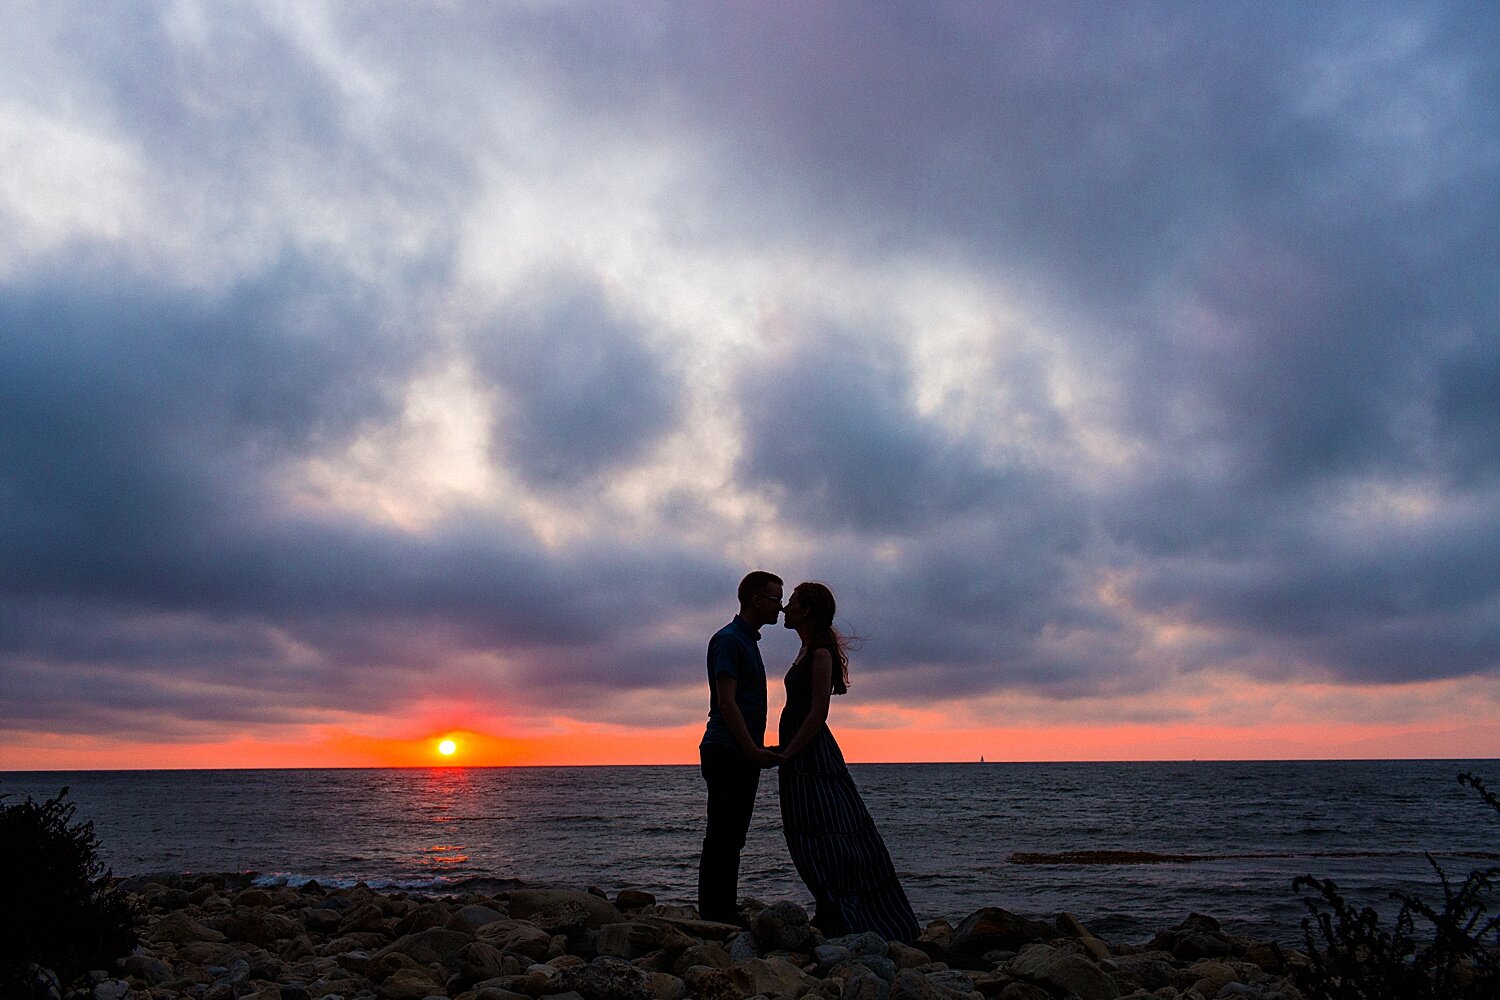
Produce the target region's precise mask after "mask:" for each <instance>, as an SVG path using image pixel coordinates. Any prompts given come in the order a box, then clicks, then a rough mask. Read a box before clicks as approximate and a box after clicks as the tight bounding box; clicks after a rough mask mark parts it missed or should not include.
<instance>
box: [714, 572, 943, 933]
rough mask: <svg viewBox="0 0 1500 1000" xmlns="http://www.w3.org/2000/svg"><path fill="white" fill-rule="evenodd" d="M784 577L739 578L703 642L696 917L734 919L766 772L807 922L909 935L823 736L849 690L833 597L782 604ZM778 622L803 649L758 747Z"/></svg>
mask: <svg viewBox="0 0 1500 1000" xmlns="http://www.w3.org/2000/svg"><path fill="white" fill-rule="evenodd" d="M781 598H782V581H781V578H780V577H777V576H775V575H773V574H771V573H764V572H755V573H751V574H749V575H748V576H746V577H745V579H744V580H742V581H740V589H739V602H740V613H739V614H737V615H735V617H734V621H732V622H730V623H729V624H728V625H725V626H724V627H723V628H721V629H719V631H718V632H716V633H714V637H713V638H712V639H711V640H709V643H708V686H709V697H708V729H707V731H706V732H705V733H704V734H703V742H702V743H701V744H700V745H699V748H698V753H699V756H700V758H701V760H702V762H703V780H704V781H705V782H707V783H708V830H707V832H706V833H705V834H704V837H703V856H702V858H701V859H700V861H699V864H698V911H699V912H700V913H701V914H702V915H703V917H704V919H706V920H720V921H723V922H725V923H735V924H737V923H740V922H741V920H740V914H739V909H738V906H737V900H736V897H737V894H738V888H739V874H740V851H741V849H743V848H744V846H745V834H746V832H747V831H748V830H749V829H750V815H751V813H752V812H753V811H754V808H755V792H756V789H757V788H758V787H759V785H760V772H761V769H762V768H767V767H779V768H780V773H779V779H780V780H779V782H778V784H779V786H780V792H781V823H782V828H783V830H784V831H785V834H786V846H787V850H788V851H790V852H791V855H792V863H793V864H794V865H795V866H796V868H797V874H798V875H800V876H802V881H803V882H805V883H807V887H808V889H810V890H811V891H812V894H813V900H814V903H815V905H816V910H815V912H814V914H813V925H814V926H816V927H817V928H818V929H819V930H821V931H822V932H823V933H824V934H826V935H828V936H829V937H838V936H841V935H844V934H852V933H856V932H860V931H874V932H876V933H878V934H880V935H881V936H882V937H884V938H886V939H888V940H901V941H907V940H911V939H912V938H915V937H916V936H917V933H918V930H919V928H918V927H917V919H916V917H915V916H913V915H912V911H911V904H910V903H909V902H907V899H906V893H905V892H903V891H902V889H901V883H900V881H899V880H898V879H897V878H896V870H895V868H894V867H893V866H892V865H891V856H890V854H889V852H887V851H886V849H885V844H884V843H883V842H882V841H881V839H880V833H879V832H878V831H877V830H876V829H875V822H874V820H872V819H871V818H870V814H869V812H868V811H867V810H866V809H865V805H864V802H863V801H861V799H860V797H859V790H858V789H857V788H855V787H854V780H853V779H852V778H851V777H850V776H849V769H848V767H847V766H845V764H844V755H843V753H842V752H840V750H839V745H838V743H836V742H835V741H834V739H833V734H832V733H831V732H829V731H828V725H827V720H828V705H829V700H830V696H831V695H835V694H843V693H844V692H845V690H847V688H848V684H849V660H848V655H847V653H846V650H845V644H844V640H843V638H842V637H841V636H840V635H839V633H838V632H837V631H836V630H835V629H834V627H833V615H834V601H833V594H832V593H831V592H830V591H829V589H828V588H827V587H825V586H823V584H821V583H803V584H799V585H798V586H797V587H796V588H795V589H794V590H793V591H792V596H791V597H790V598H789V599H788V600H787V602H786V604H785V605H783V604H782V601H781ZM779 615H782V616H784V620H785V624H786V627H787V628H789V629H795V630H796V632H797V635H798V636H799V637H800V638H801V639H802V649H801V650H800V651H799V652H798V653H797V658H796V659H795V660H793V661H792V665H791V667H790V669H788V670H787V673H786V708H785V709H783V710H782V713H781V724H780V726H779V727H778V731H779V737H780V742H779V745H778V746H775V747H767V746H766V745H765V732H766V667H765V664H764V663H763V662H762V661H761V658H760V646H759V645H758V643H759V642H760V629H761V626H763V625H774V624H776V619H777V617H778V616H779Z"/></svg>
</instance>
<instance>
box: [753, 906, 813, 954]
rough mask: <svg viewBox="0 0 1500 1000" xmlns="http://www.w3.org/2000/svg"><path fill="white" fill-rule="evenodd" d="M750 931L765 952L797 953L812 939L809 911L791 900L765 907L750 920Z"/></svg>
mask: <svg viewBox="0 0 1500 1000" xmlns="http://www.w3.org/2000/svg"><path fill="white" fill-rule="evenodd" d="M750 930H751V931H752V932H753V933H754V934H755V940H756V941H758V942H759V943H760V946H761V948H762V949H763V950H765V951H775V950H777V949H785V950H787V951H796V950H797V949H799V948H801V947H802V946H803V945H805V944H807V943H808V941H809V939H811V937H812V923H811V922H810V921H809V920H808V919H807V911H806V910H804V909H803V908H802V907H800V906H798V905H797V904H796V903H794V902H792V901H791V900H789V899H783V900H781V901H779V902H776V903H772V904H771V905H770V906H767V907H765V908H764V909H762V910H761V911H760V912H758V913H756V914H755V916H753V917H751V918H750Z"/></svg>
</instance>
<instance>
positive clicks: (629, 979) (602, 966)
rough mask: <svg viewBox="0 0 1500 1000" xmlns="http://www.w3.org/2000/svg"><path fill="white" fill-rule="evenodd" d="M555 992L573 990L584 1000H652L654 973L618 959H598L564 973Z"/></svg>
mask: <svg viewBox="0 0 1500 1000" xmlns="http://www.w3.org/2000/svg"><path fill="white" fill-rule="evenodd" d="M554 988H555V989H559V990H562V991H565V992H566V991H569V990H571V991H574V992H577V993H579V994H580V995H582V996H583V998H584V1000H653V998H654V997H655V995H656V994H655V990H654V989H653V983H652V980H651V973H649V972H647V971H646V970H644V969H639V968H637V967H635V966H634V965H631V964H630V963H629V962H626V961H622V960H621V959H618V958H609V957H601V958H596V959H594V960H593V961H592V962H590V963H589V964H587V965H578V966H573V967H571V968H567V969H564V970H562V972H561V973H560V974H559V975H558V977H557V980H556V983H555V986H554Z"/></svg>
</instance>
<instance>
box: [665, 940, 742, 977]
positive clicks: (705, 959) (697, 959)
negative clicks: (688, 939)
mask: <svg viewBox="0 0 1500 1000" xmlns="http://www.w3.org/2000/svg"><path fill="white" fill-rule="evenodd" d="M730 962H731V959H730V957H729V952H727V951H725V950H724V946H723V945H721V944H717V943H713V942H710V943H707V944H695V945H693V946H692V947H691V948H684V949H683V952H682V954H681V955H678V956H677V961H676V962H674V963H673V964H672V971H673V972H675V973H677V975H678V977H679V978H680V977H682V976H683V975H684V973H686V972H687V970H688V969H691V968H693V967H694V966H697V965H701V966H706V967H707V968H710V969H725V968H728V967H729V964H730Z"/></svg>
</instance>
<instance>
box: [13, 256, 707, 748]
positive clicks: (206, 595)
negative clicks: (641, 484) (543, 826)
mask: <svg viewBox="0 0 1500 1000" xmlns="http://www.w3.org/2000/svg"><path fill="white" fill-rule="evenodd" d="M90 279H91V281H90V284H91V286H92V290H91V291H89V292H80V291H79V290H78V289H77V288H73V287H69V286H65V285H63V284H62V283H60V282H53V281H43V282H37V283H34V284H24V283H12V284H11V285H9V286H8V287H7V288H6V289H5V290H4V294H3V295H0V399H3V400H4V401H5V405H4V407H3V408H0V496H3V498H4V501H5V502H4V504H3V505H0V564H3V566H4V568H5V572H4V573H3V574H0V620H3V622H4V624H3V625H0V658H3V662H4V663H5V665H6V669H5V671H4V672H3V681H4V687H5V694H6V698H5V701H6V704H7V705H8V706H9V711H10V712H12V713H15V714H16V715H17V716H29V717H31V718H33V719H34V720H36V721H45V722H47V723H48V724H50V725H52V726H58V727H65V726H75V725H84V726H86V725H91V724H92V722H93V721H97V720H94V719H93V717H92V715H91V714H90V712H89V711H78V712H74V711H72V709H70V706H75V705H85V704H92V703H94V702H96V701H100V693H101V692H108V693H107V695H106V696H105V697H104V698H103V699H102V701H100V704H98V705H97V706H96V708H97V710H98V712H100V713H104V714H105V715H108V716H109V717H111V718H115V719H117V720H120V725H122V726H124V727H125V728H131V725H132V724H144V725H146V726H148V728H149V727H150V726H151V725H152V723H151V722H150V719H149V716H150V711H149V710H148V709H150V707H151V706H155V710H158V711H160V712H161V713H163V718H166V717H168V716H170V717H174V718H175V717H180V718H181V719H185V720H194V719H196V720H199V721H203V720H208V719H223V720H225V721H239V722H253V721H262V722H268V721H278V720H280V721H289V720H291V719H294V718H297V717H300V715H301V713H303V712H305V711H306V710H308V709H312V708H319V707H321V708H325V709H329V710H341V711H358V710H371V711H378V710H382V709H387V708H390V707H391V706H392V705H396V704H400V703H402V702H409V701H410V700H412V699H413V698H414V697H416V695H417V694H419V693H420V690H421V685H422V678H423V675H424V674H425V672H426V670H427V669H428V668H429V667H430V665H431V664H433V663H441V662H443V660H444V659H446V658H450V657H453V656H462V655H466V654H469V653H474V652H484V651H491V650H504V651H505V652H506V653H507V654H510V655H516V656H524V655H525V651H526V650H528V649H538V650H544V649H561V648H564V647H587V646H588V645H590V644H605V643H607V642H608V641H609V640H610V639H611V638H612V637H614V636H615V635H616V634H617V632H618V631H619V630H620V629H621V628H622V627H624V626H626V625H627V623H630V622H633V621H635V620H638V619H639V618H640V616H641V615H642V614H649V615H655V616H662V615H670V614H674V613H677V612H679V611H680V610H681V609H682V608H684V607H693V606H695V605H696V604H698V603H701V601H702V600H703V599H704V598H703V595H704V594H705V593H707V592H709V591H710V590H711V588H709V587H707V586H705V581H706V579H708V578H715V579H716V578H717V577H718V576H719V575H720V574H721V573H722V575H724V576H725V578H729V577H730V576H731V575H732V570H727V569H723V568H722V567H719V566H717V565H716V562H715V560H713V559H705V558H703V557H701V556H700V555H698V554H696V553H692V552H687V551H684V550H682V549H681V548H680V547H675V546H673V545H671V544H664V545H659V546H656V547H654V549H653V552H652V553H649V554H643V553H641V552H639V551H636V550H634V549H632V548H630V547H622V546H616V545H614V544H612V543H610V542H609V541H608V540H607V539H604V538H601V539H599V540H598V541H596V542H586V543H584V546H583V547H582V548H580V549H573V550H566V551H561V552H545V551H543V550H542V549H541V548H540V546H538V545H537V544H536V543H535V541H534V540H532V539H531V538H530V535H529V533H528V532H527V531H525V530H523V529H521V528H519V527H518V526H516V525H515V524H511V523H507V522H505V521H503V520H501V519H498V518H494V517H490V516H477V515H476V516H468V517H459V516H455V517H450V518H448V519H446V520H445V521H444V522H442V523H441V524H440V525H439V526H438V527H437V528H436V529H435V530H433V531H429V532H426V533H420V534H412V533H409V532H405V531H399V530H396V529H393V528H384V527H380V526H377V525H371V524H368V523H365V522H363V521H360V520H356V519H353V518H346V519H340V518H336V517H330V516H327V515H313V514H307V513H298V512H297V511H296V509H295V508H289V507H288V506H287V504H286V501H285V498H284V497H282V496H281V495H280V491H279V488H278V484H279V482H280V478H281V477H282V476H283V475H284V474H285V466H286V463H288V462H290V461H294V460H296V459H298V458H301V457H305V456H307V455H310V454H314V453H316V452H318V451H319V450H320V449H324V448H328V447H330V446H335V445H337V444H338V443H339V442H341V441H346V440H348V439H350V438H351V437H352V436H354V435H356V434H357V433H358V432H359V431H360V430H361V428H363V427H365V426H367V425H369V424H371V423H372V422H377V421H379V420H383V419H386V418H389V417H390V415H391V413H392V409H393V406H394V405H395V402H394V397H393V394H394V391H395V389H396V387H397V385H398V384H399V382H400V381H401V380H403V379H404V378H405V377H407V376H409V374H410V372H411V370H412V368H413V366H414V365H417V364H418V363H419V362H420V360H421V354H420V351H419V349H418V347H416V346H414V345H413V343H412V342H411V341H410V340H408V339H404V338H402V337H400V336H397V335H396V334H395V333H394V332H393V331H390V330H387V329H384V328H383V327H382V324H381V323H380V321H379V319H378V317H377V315H376V314H377V313H378V311H379V310H378V309H377V308H376V307H375V303H374V302H373V301H371V300H370V299H369V298H367V297H366V296H364V295H363V294H361V293H360V291H359V285H358V283H357V282H352V281H350V280H349V278H348V276H347V275H342V276H338V277H337V278H334V277H330V276H328V275H326V274H322V273H320V272H319V270H318V269H317V268H313V267H309V266H307V265H306V264H305V263H303V264H302V265H301V266H292V265H290V264H289V265H288V266H287V267H285V268H282V269H280V270H278V271H276V272H274V273H272V274H270V275H267V276H264V277H263V278H261V279H257V280H256V281H251V282H246V283H245V284H244V285H242V286H241V287H239V288H237V289H235V290H233V291H231V292H229V293H226V294H224V295H222V296H204V295H199V294H187V293H182V292H177V291H173V290H169V289H163V288H160V287H156V286H153V285H151V284H150V283H147V282H140V281H136V280H132V279H130V278H129V277H128V276H119V275H99V274H94V275H90ZM599 336H600V335H599V334H598V332H597V331H595V332H594V333H593V334H592V337H593V340H592V341H589V340H587V339H586V340H585V343H589V342H592V343H593V344H595V345H596V346H597V345H598V344H599V343H600V340H599ZM535 350H537V351H540V350H541V348H540V347H536V348H535ZM575 356H576V352H575ZM623 595H630V596H629V598H628V600H627V599H625V597H624V596H623ZM648 595H649V596H648ZM573 655H575V656H576V655H580V654H576V653H575V654H573ZM639 656H640V657H641V662H643V663H644V662H648V660H655V662H659V660H656V659H655V656H654V654H653V653H651V652H650V651H649V650H648V651H642V652H640V653H639ZM624 660H625V661H626V662H625V666H626V667H627V669H625V670H624V671H623V672H622V674H629V673H630V670H629V669H628V667H629V662H628V661H629V657H625V658H624ZM621 683H622V684H623V683H624V682H623V681H622V682H621ZM626 686H629V685H626ZM231 691H232V692H233V693H232V694H231V693H230V692H231ZM214 706H218V707H217V708H215V707H214ZM137 712H139V713H142V716H143V718H144V719H145V721H144V722H141V721H140V720H137V721H136V723H130V722H127V721H124V720H128V719H130V718H131V717H132V716H133V715H134V714H135V713H137ZM91 720H92V721H91ZM184 724H186V723H184Z"/></svg>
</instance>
